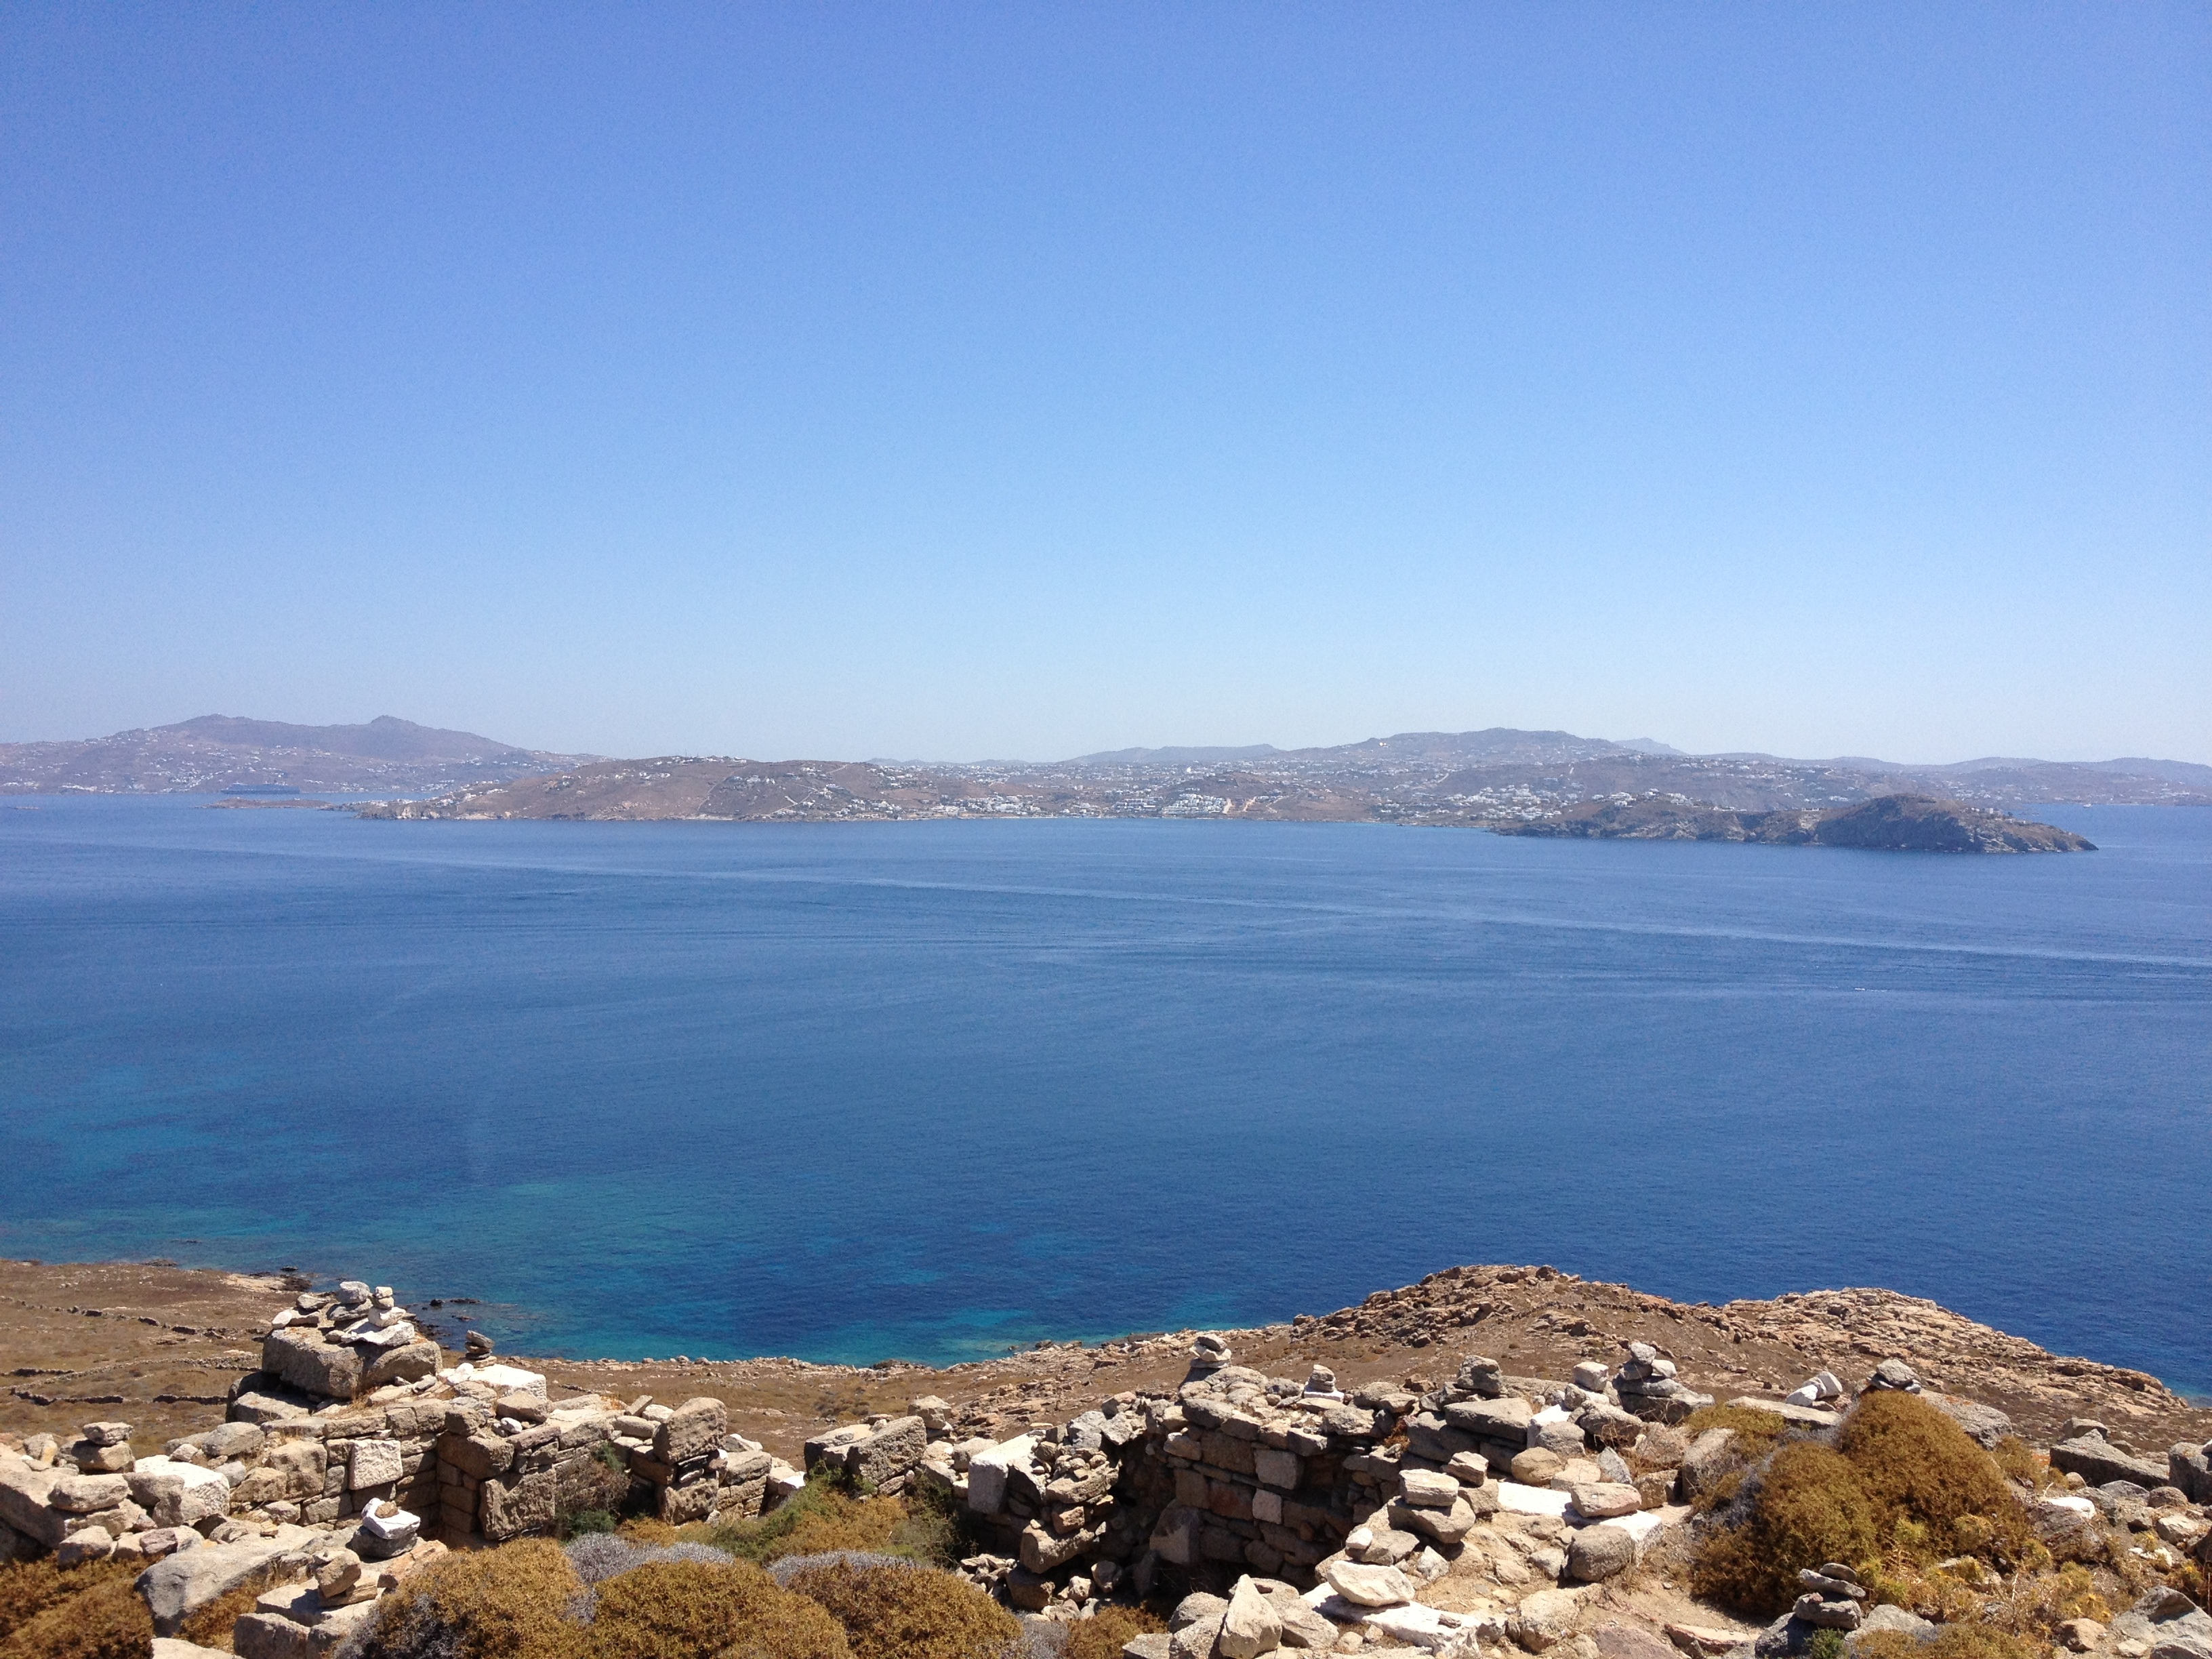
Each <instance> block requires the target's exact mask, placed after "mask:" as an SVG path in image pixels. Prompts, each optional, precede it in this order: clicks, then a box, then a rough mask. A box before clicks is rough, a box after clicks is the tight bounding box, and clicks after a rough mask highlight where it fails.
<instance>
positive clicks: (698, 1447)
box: [556, 1395, 921, 1467]
mask: <svg viewBox="0 0 2212 1659" xmlns="http://www.w3.org/2000/svg"><path fill="white" fill-rule="evenodd" d="M915 1421H916V1422H917V1423H918V1422H920V1421H921V1419H919V1418H916V1419H915ZM729 1431H730V1413H729V1408H728V1407H726V1406H724V1405H723V1404H722V1402H721V1401H719V1400H714V1399H711V1398H709V1397H708V1396H706V1395H700V1396H699V1397H697V1398H696V1399H693V1400H687V1401H684V1403H683V1404H682V1405H680V1406H678V1407H677V1408H676V1412H675V1414H674V1415H673V1416H671V1417H670V1418H669V1419H667V1420H666V1421H665V1422H663V1423H662V1424H661V1425H659V1427H658V1428H656V1429H655V1430H654V1431H653V1455H654V1456H655V1457H657V1458H659V1460H660V1461H661V1462H664V1463H669V1464H676V1463H684V1462H690V1460H691V1459H692V1458H695V1457H705V1456H707V1455H709V1454H711V1453H713V1452H714V1451H715V1450H717V1449H720V1446H721V1443H722V1437H723V1436H724V1435H726V1434H727V1433H729ZM556 1433H557V1431H556ZM810 1467H811V1465H810Z"/></svg>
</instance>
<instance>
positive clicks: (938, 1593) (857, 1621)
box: [790, 1561, 1022, 1659]
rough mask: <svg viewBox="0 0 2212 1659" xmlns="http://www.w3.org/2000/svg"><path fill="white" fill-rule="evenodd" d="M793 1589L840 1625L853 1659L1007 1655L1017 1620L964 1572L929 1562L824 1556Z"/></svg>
mask: <svg viewBox="0 0 2212 1659" xmlns="http://www.w3.org/2000/svg"><path fill="white" fill-rule="evenodd" d="M790 1584H791V1588H792V1589H793V1590H795V1591H797V1592H798V1593H799V1595H804V1596H805V1597H806V1598H807V1599H808V1600H810V1601H816V1602H819V1603H820V1604H821V1605H822V1606H823V1607H826V1608H828V1609H829V1613H831V1614H832V1616H834V1617H835V1618H836V1620H837V1622H838V1623H839V1624H840V1625H842V1626H844V1629H845V1639H846V1640H847V1641H848V1642H849V1643H850V1644H852V1649H853V1659H1013V1656H1015V1655H1016V1654H1017V1653H1018V1652H1019V1651H1020V1649H1021V1643H1022V1627H1021V1626H1020V1625H1019V1624H1018V1622H1016V1620H1015V1619H1014V1617H1013V1615H1012V1613H1008V1612H1007V1611H1006V1609H1005V1608H1004V1607H1000V1605H999V1604H998V1603H997V1602H995V1601H993V1600H992V1599H991V1598H990V1597H989V1596H987V1595H985V1594H984V1593H983V1592H982V1591H981V1590H979V1589H976V1588H975V1586H974V1585H973V1584H970V1583H967V1582H966V1581H965V1580H964V1579H961V1578H956V1577H953V1575H952V1574H951V1573H949V1572H939V1571H937V1570H936V1569H934V1568H932V1567H918V1566H859V1565H854V1563H852V1562H850V1561H827V1562H823V1563H820V1564H819V1565H810V1566H808V1567H806V1568H805V1569H803V1570H802V1571H799V1572H797V1573H794V1574H793V1575H792V1577H791V1579H790Z"/></svg>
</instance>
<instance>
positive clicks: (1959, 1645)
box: [1851, 1624, 2051, 1659]
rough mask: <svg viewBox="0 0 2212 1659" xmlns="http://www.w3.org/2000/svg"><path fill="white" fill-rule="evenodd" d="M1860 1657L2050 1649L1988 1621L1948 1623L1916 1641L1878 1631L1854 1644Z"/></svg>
mask: <svg viewBox="0 0 2212 1659" xmlns="http://www.w3.org/2000/svg"><path fill="white" fill-rule="evenodd" d="M1851 1647H1852V1650H1854V1652H1856V1654H1857V1659H2045V1656H2046V1655H2048V1654H2049V1653H2050V1651H2051V1650H2050V1648H2049V1647H2048V1646H2047V1645H2046V1644H2042V1643H2038V1642H2032V1641H2029V1640H2027V1638H2023V1637H2019V1636H2015V1635H2012V1634H2010V1633H2009V1632H2005V1631H2001V1630H1997V1629H1995V1628H1993V1627H1991V1626H1988V1625H1972V1624H1967V1625H1946V1626H1943V1628H1942V1629H1941V1630H1939V1631H1937V1632H1936V1636H1935V1638H1934V1639H1933V1640H1932V1641H1928V1642H1916V1641H1914V1640H1913V1639H1912V1638H1911V1637H1910V1636H1908V1635H1906V1634H1905V1632H1903V1631H1901V1630H1885V1631H1875V1632H1873V1633H1871V1634H1869V1635H1866V1636H1861V1637H1858V1638H1855V1639H1854V1640H1853V1642H1852V1644H1851Z"/></svg>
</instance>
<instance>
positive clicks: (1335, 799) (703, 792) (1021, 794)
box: [0, 715, 2212, 851]
mask: <svg viewBox="0 0 2212 1659" xmlns="http://www.w3.org/2000/svg"><path fill="white" fill-rule="evenodd" d="M279 790H299V791H301V792H302V793H303V794H305V795H308V796H312V795H313V794H315V793H349V794H373V795H380V796H383V797H386V799H381V800H380V801H378V802H376V803H375V804H374V805H369V806H368V807H366V808H364V809H362V816H363V817H372V818H400V819H426V818H448V819H451V818H460V819H506V818H525V819H588V820H596V821H655V820H666V819H699V820H709V821H720V822H733V823H872V822H882V823H889V822H901V821H911V820H915V819H930V818H1023V817H1057V818H1066V817H1087V818H1109V817H1110V818H1186V819H1197V820H1208V819H1219V820H1230V819H1260V820H1265V821H1273V822H1282V823H1399V824H1412V825H1438V826H1442V825H1459V826H1464V827H1468V828H1475V829H1498V830H1504V831H1507V832H1510V833H1513V834H1528V835H1533V836H1571V837H1595V838H1599V839H1610V838H1616V837H1625V838H1632V839H1653V840H1656V839H1668V840H1723V841H1748V842H1779V843H1784V844H1805V845H1821V846H1844V845H1853V846H1881V847H1915V848H1917V847H1923V846H1932V845H1936V844H1937V843H1942V844H1945V845H1954V844H1955V845H1956V846H1958V847H1959V848H1961V849H1962V850H1963V849H1967V848H1979V849H1982V850H2015V851H2021V850H2030V849H2031V848H2033V849H2034V850H2048V851H2059V850H2078V848H2074V847H2073V846H2072V845H2071V844H2070V843H2073V842H2079V843H2080V845H2081V846H2082V847H2086V846H2087V843H2086V842H2081V840H2080V837H2078V836H2075V837H2071V838H2069V837H2067V836H2065V834H2064V832H2063V831H2060V830H2056V829H2051V828H2050V827H2049V826H2047V825H2041V826H2034V825H2029V826H2023V825H2022V824H2021V823H2019V821H2017V820H2015V819H2011V818H2002V819H2001V821H2000V819H1999V818H1995V817H1989V816H1987V815H1992V814H1994V815H2002V814H2003V813H2005V812H2007V811H2012V810H2015V809H2018V808H2022V807H2027V806H2033V805H2039V804H2041V803H2044V802H2049V801H2072V802H2079V803H2081V804H2084V805H2148V804H2160V805H2212V766H2201V765H2197V764H2196V763H2191V762H2186V761H2167V760H2151V759H2145V758H2139V757H2138V758H2130V759H2121V760H2112V761H2098V762H2052V761H2039V760H2024V759H2016V758H1988V759H1982V760H1973V761H1964V762H1960V763H1955V764H1951V765H1943V766H1916V765H1905V764H1899V763H1894V762H1889V761H1881V760H1872V759H1866V758H1861V757H1847V758H1843V759H1837V760H1791V759H1787V758H1784V757H1778V756H1772V755H1759V754H1719V755H1691V754H1685V753H1683V752H1682V751H1680V750H1677V749H1674V748H1672V747H1670V746H1669V745H1668V744H1664V743H1662V742H1660V741H1658V740H1656V739H1655V738H1628V739H1626V740H1624V741H1620V742H1614V741H1612V740H1609V739H1607V738H1583V737H1577V736H1576V735H1575V734H1574V733H1572V732H1523V731H1516V730H1513V729H1511V728H1508V727H1492V728H1489V729H1487V730H1484V731H1480V732H1400V733H1398V734H1396V735H1395V736H1392V737H1388V738H1370V739H1369V740H1367V741H1365V742H1363V743H1354V744H1339V745H1336V746H1334V747H1328V748H1316V749H1278V748H1274V747H1273V746H1272V745H1270V744H1245V745H1243V746H1239V747H1182V748H1154V749H1121V750H1109V751H1105V752H1102V753H1097V754H1091V755H1084V756H1079V757H1076V758H1074V759H1072V760H1065V761H1046V762H1028V761H993V762H980V763H928V762H906V761H886V760H875V761H839V760H784V761H763V760H748V759H741V758H735V757H711V756H696V755H667V756H660V757H653V758H649V759H642V760H608V759H604V758H600V757H592V756H577V755H562V754H553V753H549V752H546V751H544V750H526V749H522V748H519V747H516V746H514V745H513V744H503V743H500V742H498V741H496V740H495V739H492V738H483V737H479V736H477V734H475V733H473V732H452V731H444V730H440V729H437V728H435V727H430V726H416V725H415V724H413V723H412V722H410V721H407V720H395V719H393V718H392V717H391V716H389V715H386V716H384V717H382V718H380V719H378V720H370V721H368V722H366V723H364V724H362V725H357V726H292V725H286V724H283V723H281V722H276V721H269V720H240V719H235V718H233V717H230V716H226V715H204V716H202V717H200V718H199V719H197V720H185V721H182V722H179V724H177V725H174V726H157V727H154V728H151V729H149V730H143V731H135V732H118V733H117V734H116V735H114V736H112V737H108V738H90V739H87V740H84V741H82V742H73V743H40V744H0V793H6V794H54V793H209V794H215V793H223V794H225V795H227V796H228V798H230V799H251V798H252V797H255V796H270V797H274V796H275V794H276V792H277V791H279ZM1882 800H1888V801H1893V802H1901V801H1907V800H1924V801H1927V802H1930V803H1936V804H1937V806H1936V807H1910V808H1908V807H1905V806H1891V807H1887V808H1885V809H1884V811H1883V812H1882V813H1881V814H1876V815H1875V816H1873V817H1859V816H1855V815H1854V814H1853V813H1852V811H1850V809H1854V808H1857V807H1862V806H1864V805H1867V804H1868V803H1869V802H1875V801H1882ZM1939 809H1940V810H1939ZM1931 813H1933V814H1935V816H1931ZM1939 819H1940V820H1941V822H1939ZM1854 835H1862V836H1871V837H1873V839H1870V840H1861V841H1850V840H1848V839H1847V838H1848V837H1850V836H1854Z"/></svg>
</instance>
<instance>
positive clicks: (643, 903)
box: [0, 799, 2212, 1393]
mask: <svg viewBox="0 0 2212 1659" xmlns="http://www.w3.org/2000/svg"><path fill="white" fill-rule="evenodd" d="M27 805H34V806H35V808H36V810H22V809H23V808H24V807H25V806H27ZM2047 816H2049V817H2051V818H2053V819H2054V820H2055V821H2058V822H2062V823H2066V824H2067V825H2068V826H2069V827H2070V828H2076V829H2081V830H2082V831H2083V832H2084V833H2086V834H2087V835H2089V836H2091V837H2092V838H2093V840H2095V841H2097V842H2099V843H2100V846H2101V847H2102V848H2104V849H2105V850H2103V851H2100V852H2099V853H2097V854H2092V855H2087V856H2079V857H2044V858H2016V859H2004V858H1979V859H1977V858H1944V857H1940V856H1918V855H1900V854H1859V853H1850V852H1840V851H1833V850H1826V849H1809V848H1743V847H1726V846H1697V845H1686V846H1684V845H1671V844H1669V845H1656V844H1650V843H1632V842H1610V843H1584V844H1566V843H1558V842H1534V841H1517V840H1507V839H1501V838H1498V837H1493V836H1486V835H1482V834H1480V833H1474V832H1466V831H1449V830H1434V831H1413V830H1403V829H1389V828H1383V827H1372V826H1351V825H1340V826H1328V825H1314V826H1302V825H1265V824H1235V825H1224V824H1206V823H1189V824H1183V823H1078V822H1066V823H938V824H912V825H851V826H829V825H793V826H760V825H724V824H518V823H509V824H451V823H361V822H357V821H356V820H354V819H352V818H349V817H343V816H341V815H338V814H332V813H316V812H301V811H206V810H204V803H203V802H200V801H196V800H191V799H45V800H40V801H38V802H36V803H23V802H15V803H9V804H6V805H0V1133H4V1141H5V1149H6V1157H5V1158H4V1159H0V1252H4V1253H6V1254H9V1255H17V1256H40V1257H43V1258H46V1259H50V1260H53V1259H64V1258H67V1257H71V1256H146V1255H164V1256H170V1257H174V1258H176V1259H179V1260H181V1261H195V1262H210V1263H221V1264H227V1265H236V1266H247V1267H255V1266H271V1265H275V1264H277V1263H280V1262H281V1263H298V1264H300V1265H301V1266H304V1267H307V1268H308V1269H310V1270H311V1271H318V1272H339V1271H343V1272H345V1273H364V1274H368V1275H372V1276H374V1277H376V1278H378V1279H388V1280H389V1281H390V1282H392V1283H393V1284H395V1285H398V1286H399V1287H400V1288H401V1291H402V1293H403V1295H404V1296H406V1297H410V1299H418V1298H421V1297H428V1296H432V1295H438V1294H454V1293H465V1294H474V1295H477V1296H481V1297H485V1298H487V1299H488V1301H489V1302H490V1303H492V1304H495V1306H494V1307H492V1308H490V1309H489V1310H487V1317H486V1320H485V1323H486V1325H487V1327H488V1328H490V1329H492V1330H493V1331H494V1333H495V1334H498V1335H500V1336H502V1337H503V1338H506V1339H507V1340H510V1341H512V1342H515V1343H518V1344H521V1345H523V1346H527V1347H529V1348H531V1349H533V1350H535V1351H538V1352H565V1353H570V1354H577V1355H616V1356H627V1357H636V1356H640V1355H648V1354H649V1355H668V1354H673V1353H678V1352H682V1353H688V1354H692V1355H695V1356H696V1355H708V1356H715V1357H721V1356H729V1355H737V1354H746V1353H761V1352H787V1353H797V1354H802V1355H806V1356H810V1357H813V1358H837V1359H847V1360H857V1361H862V1362H865V1361H868V1360H872V1359H876V1358H883V1357H885V1356H887V1355H892V1354H897V1355H903V1356H906V1357H909V1358H919V1359H927V1360H933V1361H939V1362H943V1361H946V1360H951V1359H957V1358H973V1357H976V1356H978V1355H981V1354H985V1353H989V1352H998V1351H1000V1350H1003V1349H1004V1348H1005V1346H1006V1345H1007V1344H1009V1343H1016V1342H1026V1341H1029V1340H1034V1339H1036V1338H1038V1337H1043V1336H1061V1337H1064V1336H1098V1335H1106V1334H1117V1333H1120V1332H1123V1331H1127V1330H1132V1329H1157V1328H1171V1327H1176V1326H1181V1325H1183V1324H1188V1323H1194V1322H1247V1321H1255V1320H1260V1319H1270V1318H1283V1317H1287V1316H1290V1315H1291V1314H1293V1313H1297V1312H1302V1311H1304V1312H1320V1311H1324V1310H1328V1309H1330V1308H1334V1307H1336V1306H1339V1305H1341V1304H1345V1303H1347V1302H1351V1301H1354V1300H1357V1299H1358V1298H1359V1297H1362V1296H1364V1295H1365V1294H1366V1293H1367V1292H1368V1291H1371V1290H1375V1289H1377V1288H1380V1287H1383V1286H1385V1285H1397V1284H1402V1283H1405V1282H1407V1281H1408V1280H1410V1279H1414V1278H1418V1277H1419V1276H1420V1275H1421V1274H1423V1273H1427V1272H1430V1271H1432V1270H1433V1269H1435V1268H1437V1267H1444V1266H1448V1265H1449V1264H1452V1263H1455V1262H1460V1261H1551V1262H1553V1263H1555V1264H1557V1265H1558V1266H1559V1267H1563V1268H1566V1269H1569V1270H1571V1271H1576V1272H1580V1273H1586V1274H1589V1275H1592V1276H1601V1277H1605V1278H1609V1279H1625V1280H1627V1281H1629V1282H1631V1283H1633V1284H1635V1285H1638V1286H1641V1287H1643V1288H1644V1289H1648V1290H1652V1291H1660V1292H1662V1293H1664V1294H1667V1295H1670V1296H1674V1297H1685V1298H1688V1299H1692V1300H1694V1299H1700V1298H1705V1299H1711V1300H1716V1301H1717V1300H1721V1299H1723V1298H1725V1297H1731V1296H1737V1295H1765V1294H1771V1293H1774V1292H1777V1291H1784V1290H1788V1289H1792V1288H1809V1287H1812V1286H1815V1285H1865V1284H1881V1285H1894V1286H1896V1287H1898V1288H1899V1289H1902V1290H1905V1291H1911V1292H1914V1293H1916V1294H1920V1295H1925V1296H1930V1297H1936V1298H1938V1299H1940V1300H1942V1301H1944V1302H1946V1303H1948V1304H1950V1305H1952V1306H1954V1307H1956V1308H1958V1309H1960V1310H1962V1311H1965V1312H1966V1313H1969V1314H1971V1315H1972V1316H1975V1317H1977V1318H1980V1319H1984V1320H1988V1321H1990V1322H1992V1323H1995V1324H1998V1325H2001V1326H2003V1327H2004V1328H2008V1329H2012V1330H2015V1331H2019V1332H2021V1333H2023V1334H2027V1335H2029V1336H2032V1337H2033V1338H2035V1339H2036V1340H2039V1341H2042V1342H2044V1343H2045V1344H2047V1345H2049V1346H2053V1347H2056V1348H2058V1349H2062V1350H2066V1351H2070V1352H2084V1353H2088V1354H2091V1355H2093V1356H2096V1357H2098V1358H2106V1359H2109V1360H2112V1361H2116V1362H2118V1363H2123V1364H2134V1365H2140V1366H2142V1367H2143V1368H2145V1369H2147V1370H2152V1371H2154V1372H2156V1373H2158V1374H2159V1375H2160V1376H2165V1377H2166V1378H2167V1379H2168V1380H2169V1381H2170V1382H2172V1383H2175V1384H2176V1385H2177V1386H2180V1387H2184V1388H2185V1389H2191V1390H2192V1391H2197V1392H2206V1393H2212V1083H2208V1079H2212V1064H2208V1062H2212V811H2196V810H2191V809H2179V810H2176V809H2154V808H2123V809H2115V808H2099V809H2095V810H2093V811H2091V810H2085V809H2075V810H2065V809H2054V810H2052V811H2050V812H2049V813H2048V814H2047Z"/></svg>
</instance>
